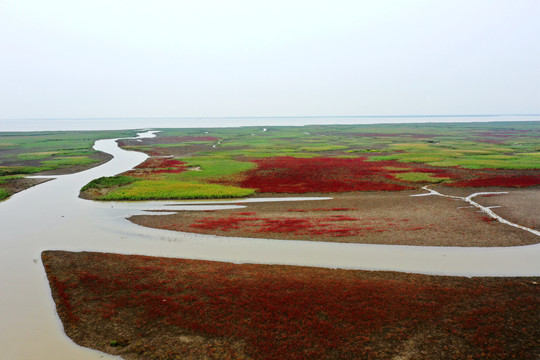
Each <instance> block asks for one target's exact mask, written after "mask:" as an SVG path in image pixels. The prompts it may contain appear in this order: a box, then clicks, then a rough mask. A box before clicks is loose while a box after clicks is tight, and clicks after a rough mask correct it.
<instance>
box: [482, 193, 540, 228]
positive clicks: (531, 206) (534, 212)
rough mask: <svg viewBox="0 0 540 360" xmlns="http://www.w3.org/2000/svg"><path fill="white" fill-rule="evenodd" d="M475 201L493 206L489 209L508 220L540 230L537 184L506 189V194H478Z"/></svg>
mask: <svg viewBox="0 0 540 360" xmlns="http://www.w3.org/2000/svg"><path fill="white" fill-rule="evenodd" d="M501 191H507V190H505V189H502V190H501ZM475 201H476V202H477V203H479V204H480V205H482V206H490V207H491V206H493V208H492V209H491V210H493V211H494V212H495V213H496V214H497V215H499V216H502V217H503V218H505V219H506V220H508V221H511V222H514V223H517V224H520V225H523V226H526V227H529V228H531V229H536V230H540V187H538V186H535V187H530V188H524V189H515V190H514V189H512V190H510V191H508V194H501V195H487V196H478V197H477V198H475Z"/></svg>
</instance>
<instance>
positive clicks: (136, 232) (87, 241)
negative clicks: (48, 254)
mask: <svg viewBox="0 0 540 360" xmlns="http://www.w3.org/2000/svg"><path fill="white" fill-rule="evenodd" d="M142 136H152V133H150V132H149V133H145V134H143V135H142ZM95 148H96V149H98V150H101V151H104V152H107V153H110V154H112V155H113V156H114V159H113V160H111V161H109V162H108V163H106V164H104V165H101V166H99V167H96V168H93V169H90V170H87V171H84V172H81V173H77V174H72V175H62V176H57V177H56V179H54V180H52V181H49V182H46V183H43V184H40V185H38V186H35V187H33V188H31V189H28V190H25V191H23V192H21V193H18V194H16V195H14V196H13V197H12V198H11V199H9V200H7V201H4V202H2V203H0V219H1V224H2V225H1V231H2V232H1V235H0V236H1V238H0V244H1V251H0V289H1V290H0V294H1V295H0V359H2V360H4V359H7V360H11V359H17V360H18V359H55V360H60V359H66V360H67V359H69V360H71V359H103V358H111V359H112V358H115V357H113V356H110V355H107V354H103V353H101V352H98V351H94V350H89V349H85V348H82V347H79V346H77V345H75V344H74V343H72V342H71V340H70V339H69V338H67V336H65V335H64V333H63V331H62V324H61V322H60V320H59V318H58V316H57V315H56V311H55V306H54V302H53V300H52V298H51V293H50V289H49V286H48V282H47V279H46V276H45V271H44V269H43V266H42V264H41V260H40V254H41V252H42V251H43V250H52V249H58V250H70V251H83V250H88V251H100V252H115V253H123V254H142V255H152V256H166V257H178V258H191V259H207V260H220V261H230V262H236V263H243V262H246V263H266V264H294V265H307V266H320V267H329V268H346V269H366V270H395V271H405V272H415V273H424V274H445V275H464V276H491V275H492V276H532V275H540V262H539V261H538V259H540V245H531V246H521V247H504V248H470V247H468V248H448V247H414V246H392V245H361V244H339V243H324V242H309V241H283V240H265V239H247V238H229V237H218V236H210V235H200V234H190V233H181V232H174V231H167V230H158V229H150V228H145V227H141V226H138V225H135V224H132V223H131V222H129V221H127V220H126V217H129V216H131V215H134V214H141V213H144V210H157V209H159V210H167V209H169V210H182V209H190V210H205V209H213V208H234V207H241V206H242V205H239V204H235V202H236V203H238V202H243V203H245V202H251V201H294V200H314V201H324V198H309V199H308V198H280V199H266V200H264V199H263V200H261V199H258V200H257V199H249V200H240V201H219V202H217V201H216V202H213V203H212V202H194V201H192V202H178V201H176V202H171V201H169V202H156V201H153V202H137V203H134V202H93V201H88V200H82V199H79V198H78V193H79V189H80V188H81V187H82V186H84V185H85V184H86V183H88V182H89V181H91V180H92V179H95V178H98V177H100V176H111V175H115V174H118V173H121V172H123V171H126V170H129V169H131V168H132V167H134V166H136V165H137V164H139V163H140V162H142V161H144V160H145V159H146V157H147V156H146V155H145V154H142V153H138V152H129V151H125V150H122V149H120V148H118V146H117V144H116V142H115V140H114V139H109V140H100V141H98V142H96V145H95Z"/></svg>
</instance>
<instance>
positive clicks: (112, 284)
mask: <svg viewBox="0 0 540 360" xmlns="http://www.w3.org/2000/svg"><path fill="white" fill-rule="evenodd" d="M57 254H60V255H57ZM62 254H64V255H63V256H64V257H62ZM57 256H60V258H57ZM43 260H44V264H45V269H46V271H47V274H48V276H49V279H51V278H52V279H54V280H53V281H51V288H52V293H53V296H54V297H55V301H56V305H57V308H58V312H59V314H60V317H61V319H62V321H63V322H64V328H65V329H66V332H67V333H68V334H70V336H73V337H75V340H76V341H81V339H80V337H83V340H84V339H85V337H86V336H88V335H89V334H92V336H93V337H94V338H95V343H96V347H101V349H102V350H105V351H107V350H108V351H111V349H112V347H111V346H112V345H108V344H109V343H113V341H111V340H114V339H119V341H116V340H115V341H114V343H115V345H118V343H121V346H122V347H125V350H124V351H126V352H127V351H130V350H131V351H132V353H131V354H132V355H136V354H139V356H138V357H137V358H160V359H177V358H182V357H181V356H180V354H182V353H181V350H182V347H183V346H186V343H182V342H181V341H180V340H177V342H176V343H173V344H169V347H168V348H166V349H162V348H163V347H165V346H166V342H165V341H161V342H159V343H157V344H156V343H154V344H155V346H154V347H152V346H147V347H145V346H144V341H145V339H147V338H151V337H152V336H156V335H155V334H156V333H157V334H158V335H157V336H158V338H160V339H165V338H166V337H168V338H171V337H172V338H179V337H180V335H185V334H189V335H191V336H199V337H201V338H204V339H209V340H212V339H222V341H224V342H231V343H232V342H238V341H240V342H242V343H243V344H244V346H243V348H242V349H241V351H242V353H243V354H242V355H238V354H236V355H235V354H228V355H227V356H228V357H216V356H212V353H211V351H212V349H208V348H205V347H200V350H199V351H201V352H202V353H200V354H198V357H193V358H215V359H218V358H220V359H223V358H235V359H236V358H245V357H247V358H251V359H268V360H281V359H289V360H304V359H306V360H307V359H309V360H312V359H390V358H397V357H398V355H404V354H405V353H408V355H411V354H410V353H411V352H412V353H413V358H415V359H437V360H439V359H513V358H517V359H523V360H526V359H535V358H537V355H538V338H540V333H539V331H540V328H538V326H537V325H538V323H537V319H536V316H534V314H535V313H537V311H538V307H539V306H540V296H539V292H538V291H539V288H538V287H537V286H534V285H533V283H534V281H532V280H531V279H512V280H505V279H496V278H492V279H489V278H476V279H465V278H455V277H454V278H450V277H436V276H425V275H411V274H398V273H385V272H362V271H347V270H332V269H317V268H306V267H293V266H289V267H287V266H271V265H235V264H228V263H218V262H209V261H195V260H181V259H165V258H151V257H144V256H125V255H115V254H98V253H65V252H46V253H44V254H43ZM59 297H60V298H61V300H60V301H59V300H58V298H59ZM68 304H69V305H68ZM70 314H71V315H70ZM132 343H138V344H139V345H138V347H137V348H135V347H132V348H130V344H132ZM141 343H142V345H141ZM103 344H107V345H103ZM156 347H157V348H156ZM163 350H166V352H165V351H163ZM152 351H153V353H152ZM157 351H161V353H162V354H164V355H163V356H162V357H156V356H157ZM133 352H136V353H135V354H134V353H133ZM141 353H143V354H144V355H140V354H141ZM128 354H129V353H128ZM154 355H156V356H154Z"/></svg>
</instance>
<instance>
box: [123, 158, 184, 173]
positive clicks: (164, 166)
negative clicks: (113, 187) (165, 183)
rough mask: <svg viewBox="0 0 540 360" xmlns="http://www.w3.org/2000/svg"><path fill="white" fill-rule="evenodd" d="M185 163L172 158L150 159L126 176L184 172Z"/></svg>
mask: <svg viewBox="0 0 540 360" xmlns="http://www.w3.org/2000/svg"><path fill="white" fill-rule="evenodd" d="M186 170H187V168H186V163H184V162H182V161H180V160H175V159H172V158H168V157H167V158H162V157H151V158H149V159H147V160H146V161H144V162H143V163H141V164H139V165H137V166H136V167H135V169H134V170H131V171H128V172H127V173H125V175H128V176H143V177H144V176H148V175H154V174H172V173H175V174H177V173H181V172H184V171H186Z"/></svg>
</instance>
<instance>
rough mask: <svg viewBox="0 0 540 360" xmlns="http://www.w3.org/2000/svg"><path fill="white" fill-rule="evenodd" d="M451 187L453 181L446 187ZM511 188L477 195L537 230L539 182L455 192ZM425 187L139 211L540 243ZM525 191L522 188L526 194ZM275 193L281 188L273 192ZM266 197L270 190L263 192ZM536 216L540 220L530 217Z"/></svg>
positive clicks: (254, 233)
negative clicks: (232, 207)
mask: <svg viewBox="0 0 540 360" xmlns="http://www.w3.org/2000/svg"><path fill="white" fill-rule="evenodd" d="M439 190H440V191H441V192H443V193H447V192H448V193H450V191H448V188H442V187H441V189H439ZM502 190H504V191H508V192H509V193H508V194H503V195H494V196H490V197H476V198H475V200H476V201H479V202H480V203H487V204H489V205H490V206H495V205H496V204H500V205H501V206H502V207H501V208H494V209H493V211H495V212H496V213H498V212H499V211H501V215H507V214H509V215H511V216H510V219H509V220H511V221H514V222H516V223H517V224H520V225H529V226H532V227H533V228H535V227H536V228H537V229H538V225H539V223H538V217H536V216H534V214H535V213H537V212H538V205H537V204H538V203H537V202H535V201H534V199H537V198H538V194H540V189H538V187H534V188H528V189H505V188H485V189H481V188H474V189H464V188H454V189H451V193H452V194H453V195H459V196H467V195H470V194H473V193H476V192H481V191H502ZM421 193H425V191H424V190H418V191H396V192H390V191H388V192H384V191H379V192H355V193H340V194H302V195H303V196H306V195H307V196H331V197H333V199H332V200H322V201H301V202H268V203H266V202H265V203H245V204H244V205H245V206H246V207H245V208H244V209H238V210H220V211H210V212H209V211H206V212H205V211H180V212H178V213H176V214H173V215H164V216H162V215H160V216H153V215H138V216H133V217H131V218H130V220H131V221H132V222H134V223H136V224H139V225H143V226H148V227H153V228H160V229H168V230H177V231H184V232H195V233H202V234H214V235H221V236H239V237H252V238H253V237H255V238H269V239H284V240H311V241H330V242H344V243H365V244H390V245H425V246H483V247H491V246H518V245H527V244H536V243H538V242H539V239H540V237H538V236H536V235H534V234H532V233H529V232H526V231H523V230H521V229H517V228H514V227H511V226H508V225H505V224H502V223H500V222H498V221H495V220H494V219H492V218H489V217H488V216H486V214H483V213H481V212H479V211H478V209H476V208H474V207H471V206H470V205H469V204H467V203H465V202H464V201H459V200H455V199H450V198H444V197H440V196H420V197H412V196H410V195H413V194H421ZM520 194H521V195H520ZM267 195H268V196H274V194H267ZM261 196H264V194H262V195H261ZM531 219H535V220H531Z"/></svg>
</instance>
